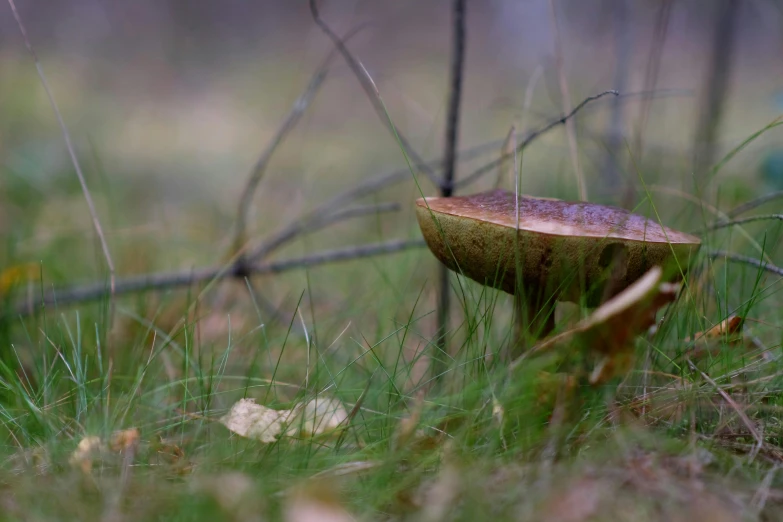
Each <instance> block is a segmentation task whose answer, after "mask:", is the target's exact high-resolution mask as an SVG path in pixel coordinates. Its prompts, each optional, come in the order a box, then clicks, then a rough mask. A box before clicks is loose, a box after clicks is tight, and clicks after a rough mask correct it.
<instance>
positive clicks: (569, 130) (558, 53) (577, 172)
mask: <svg viewBox="0 0 783 522" xmlns="http://www.w3.org/2000/svg"><path fill="white" fill-rule="evenodd" d="M549 7H550V8H551V15H552V32H553V34H554V39H555V63H556V64H557V78H558V83H559V84H560V97H561V98H562V99H563V112H564V113H569V112H570V111H571V94H570V93H569V92H568V82H567V81H566V77H565V68H564V66H563V46H562V42H561V38H560V26H559V24H558V21H557V8H556V7H555V0H549ZM565 128H566V138H567V139H568V152H569V153H570V156H571V164H572V165H573V167H574V176H576V184H577V187H578V188H579V199H580V200H581V201H587V185H586V184H585V176H584V173H583V172H582V166H581V165H580V164H579V149H578V147H577V144H576V127H575V126H574V121H573V120H568V121H566V122H565Z"/></svg>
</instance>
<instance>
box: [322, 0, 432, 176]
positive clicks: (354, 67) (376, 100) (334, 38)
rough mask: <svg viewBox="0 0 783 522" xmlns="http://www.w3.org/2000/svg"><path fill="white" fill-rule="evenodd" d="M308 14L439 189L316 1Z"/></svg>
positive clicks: (400, 140)
mask: <svg viewBox="0 0 783 522" xmlns="http://www.w3.org/2000/svg"><path fill="white" fill-rule="evenodd" d="M310 13H311V14H312V17H313V21H314V22H315V24H316V25H317V26H318V27H319V28H320V29H321V31H323V33H324V34H325V35H326V36H327V37H328V38H329V39H330V40H331V41H332V43H333V44H334V46H335V47H336V48H337V50H338V51H339V52H340V54H341V55H342V56H343V58H344V59H345V61H346V63H347V64H348V67H349V68H350V69H351V72H353V74H354V76H356V79H357V80H359V84H360V85H361V87H362V89H363V90H364V93H365V94H366V95H367V98H368V99H369V100H370V103H372V107H373V109H374V110H375V113H376V114H377V115H378V117H379V118H380V119H381V121H382V122H383V125H384V126H385V127H386V129H387V130H388V131H389V132H391V133H392V135H394V137H395V139H396V140H398V141H399V143H400V145H401V146H402V148H403V149H405V153H406V154H407V155H408V156H409V157H410V158H412V159H413V163H414V164H416V166H417V167H419V168H421V169H422V171H423V172H424V174H425V175H426V176H427V177H428V178H429V179H430V181H431V182H432V183H433V184H435V185H436V186H438V187H440V186H441V184H442V182H441V180H440V179H438V176H437V175H436V174H435V172H434V171H433V170H432V169H430V168H429V167H428V165H427V163H425V162H424V161H423V160H422V158H421V156H419V155H418V153H417V152H416V151H415V150H414V149H413V147H412V146H411V145H410V142H409V141H408V140H407V139H406V138H405V136H404V135H403V134H402V133H401V132H400V130H399V129H398V128H397V126H396V125H394V123H393V122H392V121H391V120H390V119H389V118H388V117H387V115H386V109H385V108H384V107H383V104H382V103H381V100H380V98H379V97H378V95H377V90H376V88H375V82H373V80H372V78H371V77H370V75H369V74H368V73H367V69H366V68H365V67H364V65H363V64H362V63H361V62H360V61H359V60H357V59H356V58H355V57H354V56H353V55H352V54H351V51H349V50H348V47H347V46H346V45H345V43H344V42H343V41H342V40H340V38H339V37H338V36H337V34H336V33H335V32H334V31H332V29H331V28H330V27H329V25H327V23H326V22H324V20H323V19H322V18H321V15H320V13H319V11H318V5H317V0H310ZM409 173H410V172H409Z"/></svg>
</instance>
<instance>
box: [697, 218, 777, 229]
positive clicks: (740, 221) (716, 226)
mask: <svg viewBox="0 0 783 522" xmlns="http://www.w3.org/2000/svg"><path fill="white" fill-rule="evenodd" d="M768 219H776V220H778V221H783V214H763V215H761V216H751V217H746V218H742V219H733V220H730V221H719V222H717V223H715V224H714V225H710V226H709V227H707V228H705V229H703V230H702V231H701V233H704V232H711V231H713V230H719V229H721V228H727V227H732V226H734V225H744V224H745V223H752V222H754V221H766V220H768Z"/></svg>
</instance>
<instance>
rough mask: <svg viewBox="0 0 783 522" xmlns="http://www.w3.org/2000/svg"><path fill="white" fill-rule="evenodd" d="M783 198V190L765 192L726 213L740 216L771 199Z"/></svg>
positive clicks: (729, 215)
mask: <svg viewBox="0 0 783 522" xmlns="http://www.w3.org/2000/svg"><path fill="white" fill-rule="evenodd" d="M781 198H783V190H779V191H778V192H771V193H769V194H765V195H763V196H761V197H758V198H756V199H754V200H751V201H748V202H746V203H743V204H742V205H740V206H738V207H734V208H733V209H731V210H729V211H728V212H726V215H727V216H728V217H730V218H733V217H736V216H739V215H740V214H744V213H745V212H747V211H749V210H753V209H754V208H757V207H760V206H761V205H763V204H765V203H769V202H770V201H773V200H776V199H781Z"/></svg>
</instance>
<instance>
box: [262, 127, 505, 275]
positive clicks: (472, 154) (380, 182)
mask: <svg viewBox="0 0 783 522" xmlns="http://www.w3.org/2000/svg"><path fill="white" fill-rule="evenodd" d="M502 142H503V141H502V140H495V141H492V142H489V143H485V144H482V145H477V146H475V147H471V148H468V149H465V150H464V151H463V152H461V153H460V154H459V160H460V161H469V160H471V159H475V158H477V157H480V156H482V155H484V154H486V153H488V152H491V151H493V150H494V149H495V148H497V146H498V145H499V144H501V143H502ZM442 165H443V159H437V160H433V161H430V162H428V163H426V167H427V168H429V169H437V168H440V167H441V166H442ZM423 166H425V165H424V164H417V165H416V167H417V168H422V167H423ZM410 174H411V171H410V169H408V168H404V169H398V170H394V171H392V172H387V173H385V174H380V175H378V176H374V177H372V178H369V179H366V180H364V181H362V182H361V183H359V184H358V185H356V186H354V187H351V188H349V189H348V190H346V191H345V192H342V193H340V194H338V195H336V196H335V197H333V198H332V199H330V200H329V201H326V202H325V203H323V204H321V205H319V206H318V207H316V208H315V209H314V210H312V211H311V212H309V213H308V214H307V215H305V216H302V217H300V218H299V219H297V220H296V221H294V222H293V223H291V224H289V225H287V226H286V227H285V228H283V229H282V230H280V231H279V232H277V233H276V234H275V235H274V236H272V237H271V238H268V239H267V240H265V241H264V242H263V243H261V244H260V245H258V246H257V247H255V248H254V249H252V250H251V251H250V253H249V254H248V255H247V260H248V262H250V263H256V262H258V261H260V260H261V259H263V258H264V257H266V256H268V255H269V254H271V253H272V252H273V251H274V250H276V249H278V248H280V246H282V245H283V244H285V243H288V242H289V241H292V240H293V239H295V238H296V237H298V236H299V235H300V234H302V233H304V232H306V231H307V230H308V227H310V226H312V225H313V224H314V223H318V222H319V221H320V220H323V219H328V217H329V216H330V215H331V214H332V213H334V212H335V211H339V209H341V208H343V207H344V206H345V205H347V204H348V203H351V202H352V201H355V200H357V199H360V198H363V197H365V196H369V195H370V194H374V193H376V192H379V191H381V190H383V189H385V188H388V187H391V186H393V185H396V184H398V183H402V182H403V181H407V180H409V179H410Z"/></svg>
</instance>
